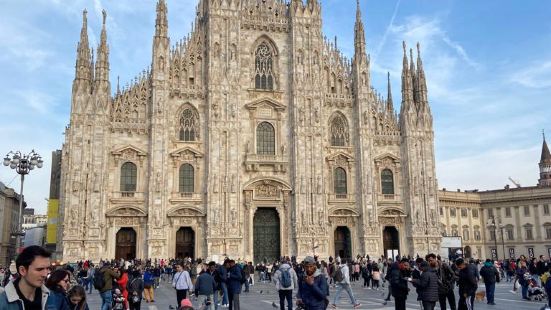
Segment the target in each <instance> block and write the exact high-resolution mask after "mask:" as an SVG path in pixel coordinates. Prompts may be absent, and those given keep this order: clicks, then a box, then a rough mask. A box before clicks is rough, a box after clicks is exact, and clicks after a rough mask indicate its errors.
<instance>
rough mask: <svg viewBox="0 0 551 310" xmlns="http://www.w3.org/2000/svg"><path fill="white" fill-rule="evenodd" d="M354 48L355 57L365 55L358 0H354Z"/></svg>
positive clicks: (362, 25)
mask: <svg viewBox="0 0 551 310" xmlns="http://www.w3.org/2000/svg"><path fill="white" fill-rule="evenodd" d="M354 48H355V53H356V56H357V57H361V55H364V54H365V30H364V24H363V22H362V12H361V10H360V0H356V24H355V25H354Z"/></svg>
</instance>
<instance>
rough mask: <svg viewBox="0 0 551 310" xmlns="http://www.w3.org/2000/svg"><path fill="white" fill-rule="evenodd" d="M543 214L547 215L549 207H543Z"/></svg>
mask: <svg viewBox="0 0 551 310" xmlns="http://www.w3.org/2000/svg"><path fill="white" fill-rule="evenodd" d="M543 214H544V215H549V205H543Z"/></svg>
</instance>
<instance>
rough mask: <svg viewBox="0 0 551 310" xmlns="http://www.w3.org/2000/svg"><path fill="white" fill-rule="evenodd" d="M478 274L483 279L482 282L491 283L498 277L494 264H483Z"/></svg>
mask: <svg viewBox="0 0 551 310" xmlns="http://www.w3.org/2000/svg"><path fill="white" fill-rule="evenodd" d="M480 276H481V277H482V279H483V280H484V283H486V284H492V283H496V282H497V279H498V278H499V272H498V271H497V269H496V267H494V265H492V264H490V265H486V264H484V266H482V268H480Z"/></svg>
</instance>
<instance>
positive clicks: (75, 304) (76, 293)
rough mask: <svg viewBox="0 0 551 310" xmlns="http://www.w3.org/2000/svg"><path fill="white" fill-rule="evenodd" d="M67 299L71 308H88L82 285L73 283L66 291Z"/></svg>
mask: <svg viewBox="0 0 551 310" xmlns="http://www.w3.org/2000/svg"><path fill="white" fill-rule="evenodd" d="M67 300H69V307H70V309H71V310H89V309H88V303H87V302H86V291H85V290H84V287H82V286H80V285H75V286H73V287H71V289H70V290H69V292H67Z"/></svg>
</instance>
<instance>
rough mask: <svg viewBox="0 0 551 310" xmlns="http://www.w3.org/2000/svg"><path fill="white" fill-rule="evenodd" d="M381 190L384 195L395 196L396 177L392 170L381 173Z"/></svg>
mask: <svg viewBox="0 0 551 310" xmlns="http://www.w3.org/2000/svg"><path fill="white" fill-rule="evenodd" d="M381 189H382V191H383V195H394V175H393V173H392V170H390V169H384V170H383V171H381Z"/></svg>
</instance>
